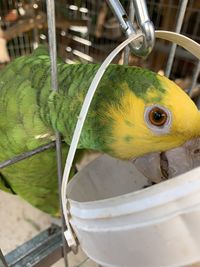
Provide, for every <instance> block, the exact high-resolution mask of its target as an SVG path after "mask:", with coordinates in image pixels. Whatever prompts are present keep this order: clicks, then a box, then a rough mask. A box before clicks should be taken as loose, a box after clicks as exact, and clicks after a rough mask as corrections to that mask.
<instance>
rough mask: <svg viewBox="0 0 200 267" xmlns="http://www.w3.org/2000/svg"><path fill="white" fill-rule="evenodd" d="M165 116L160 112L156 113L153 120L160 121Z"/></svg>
mask: <svg viewBox="0 0 200 267" xmlns="http://www.w3.org/2000/svg"><path fill="white" fill-rule="evenodd" d="M164 116H165V115H164V114H163V113H161V112H159V111H154V114H153V118H154V120H155V121H160V120H162V119H163V117H164Z"/></svg>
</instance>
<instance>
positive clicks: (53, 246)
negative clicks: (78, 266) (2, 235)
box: [5, 225, 70, 267]
mask: <svg viewBox="0 0 200 267" xmlns="http://www.w3.org/2000/svg"><path fill="white" fill-rule="evenodd" d="M69 251H70V250H69V249H68V251H67V252H69ZM61 258H62V232H61V228H60V227H58V226H56V225H52V226H51V227H50V228H48V229H47V230H45V231H43V232H41V233H40V234H38V235H37V236H36V237H34V238H33V239H31V240H29V241H27V242H26V243H24V244H23V245H21V246H19V247H17V248H16V249H15V250H13V251H11V252H10V253H8V254H7V255H6V256H5V259H6V261H7V264H8V265H7V266H8V267H22V266H23V267H50V266H51V265H52V264H54V263H55V262H57V261H58V260H59V259H61Z"/></svg>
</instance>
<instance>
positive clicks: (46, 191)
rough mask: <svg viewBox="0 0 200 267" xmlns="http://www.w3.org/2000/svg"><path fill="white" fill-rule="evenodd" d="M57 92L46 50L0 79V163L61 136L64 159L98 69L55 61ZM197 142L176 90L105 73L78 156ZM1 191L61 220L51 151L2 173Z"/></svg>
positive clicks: (146, 77) (136, 73)
mask: <svg viewBox="0 0 200 267" xmlns="http://www.w3.org/2000/svg"><path fill="white" fill-rule="evenodd" d="M57 67H58V88H59V92H55V91H52V89H51V70H50V58H49V56H48V52H47V51H46V50H45V49H44V48H38V49H36V50H35V51H34V52H33V54H32V55H30V56H24V57H20V58H17V59H16V60H14V61H13V62H11V63H10V64H9V65H7V67H6V68H4V69H3V70H2V71H1V72H0V162H3V161H5V160H8V159H11V158H13V157H15V156H16V155H20V154H22V153H24V152H27V151H30V150H33V149H35V148H37V147H39V146H42V145H44V144H47V143H49V142H51V141H52V140H55V131H59V132H60V133H61V135H62V139H63V141H64V144H63V146H62V150H63V158H64V159H65V158H66V155H67V152H68V148H69V145H70V142H71V139H72V136H73V132H74V129H75V125H76V122H77V118H78V115H79V112H80V109H81V106H82V103H83V101H84V97H85V95H86V93H87V90H88V88H89V86H90V83H91V81H92V79H93V77H94V75H95V73H96V72H97V70H98V68H99V65H96V64H73V65H67V64H65V63H63V62H62V61H61V60H58V64H57ZM199 135H200V113H199V111H198V109H197V108H196V106H195V104H194V103H193V102H192V101H191V100H190V98H189V97H188V96H187V95H186V94H185V93H184V92H183V91H182V89H180V88H179V87H178V86H177V85H176V84H175V83H174V82H172V81H170V80H169V79H167V78H166V77H164V76H160V75H158V74H156V73H153V72H151V71H150V70H146V69H142V68H138V67H130V66H120V65H110V66H109V67H108V69H107V70H106V72H105V74H104V76H103V78H102V80H101V81H100V83H99V85H98V88H97V91H96V93H95V96H94V98H93V100H92V103H91V106H90V110H89V113H88V115H87V118H86V121H85V124H84V127H83V131H82V133H81V137H80V141H79V145H78V149H77V155H80V156H81V153H82V151H84V150H95V151H100V152H103V153H107V154H109V155H111V156H112V157H115V158H119V159H123V160H130V159H135V158H138V157H140V156H143V155H146V154H148V153H150V152H160V151H166V150H169V149H171V148H175V147H178V146H180V145H182V144H183V143H185V142H186V141H187V140H190V139H193V138H196V137H199ZM0 189H2V190H5V191H7V192H11V193H15V194H18V195H19V196H21V197H22V198H24V199H25V200H26V201H28V202H29V203H31V204H32V205H33V206H35V207H37V208H39V209H40V210H42V211H44V212H47V213H49V214H51V215H54V216H56V215H58V214H59V201H58V189H57V166H56V153H55V148H51V149H49V150H46V151H43V152H41V153H39V154H36V155H34V156H32V157H30V158H27V159H25V160H22V161H20V162H17V163H15V164H13V165H10V166H7V167H5V168H2V169H1V172H0Z"/></svg>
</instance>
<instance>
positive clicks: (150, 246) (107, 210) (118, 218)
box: [67, 156, 200, 267]
mask: <svg viewBox="0 0 200 267" xmlns="http://www.w3.org/2000/svg"><path fill="white" fill-rule="evenodd" d="M147 184H148V182H147V180H146V178H145V177H143V176H142V175H141V174H140V173H138V171H137V170H136V169H135V167H134V166H133V164H132V163H130V162H125V161H120V160H116V159H112V158H110V157H108V156H101V157H99V158H97V159H96V160H95V161H93V162H92V163H90V164H89V165H88V166H87V167H86V168H85V169H83V170H82V171H81V172H80V173H78V174H77V175H76V176H75V177H74V178H73V179H72V180H71V181H70V183H69V184H68V188H67V195H68V197H69V209H68V211H69V212H70V218H71V219H70V223H71V225H72V227H73V229H74V231H75V233H76V235H77V237H78V240H79V242H80V245H81V247H82V249H83V250H84V251H85V253H86V254H87V255H88V256H89V257H90V258H91V259H93V260H94V261H96V262H97V263H99V264H101V265H103V266H106V267H107V266H115V267H118V266H119V267H122V266H123V267H134V266H135V267H157V266H159V267H163V266H170V267H172V266H173V267H174V266H194V264H195V266H200V229H199V228H200V168H197V169H194V170H192V171H190V172H188V173H186V174H183V175H181V176H179V177H177V178H175V179H171V180H168V181H165V182H163V183H160V184H157V185H154V186H150V187H148V188H144V189H142V188H143V187H144V186H146V185H147ZM140 189H142V190H140ZM197 263H199V265H196V264H197Z"/></svg>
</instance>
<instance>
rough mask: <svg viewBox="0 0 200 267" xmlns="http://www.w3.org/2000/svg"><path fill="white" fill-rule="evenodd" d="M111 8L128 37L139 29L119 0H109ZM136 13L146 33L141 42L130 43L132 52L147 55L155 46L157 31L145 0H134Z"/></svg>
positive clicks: (139, 23)
mask: <svg viewBox="0 0 200 267" xmlns="http://www.w3.org/2000/svg"><path fill="white" fill-rule="evenodd" d="M107 2H108V4H109V6H110V8H111V10H112V11H113V13H114V15H115V16H116V18H117V19H118V21H119V24H120V26H121V28H122V31H123V32H124V33H125V35H126V37H129V36H130V35H131V34H136V33H137V30H136V29H135V28H134V26H133V23H132V22H131V21H130V20H129V18H128V16H127V14H126V11H125V10H124V8H123V7H122V5H121V3H120V1H119V0H107ZM133 5H134V9H135V14H136V18H137V22H138V25H139V27H140V29H141V31H142V33H143V34H144V38H143V40H142V42H140V44H135V43H131V44H129V46H130V48H131V50H132V52H133V53H134V54H135V55H137V56H140V57H145V56H148V55H149V54H150V52H151V51H152V49H153V47H154V42H155V33H154V26H153V23H152V21H151V20H150V18H149V15H148V11H147V6H146V2H145V0H134V1H133Z"/></svg>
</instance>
